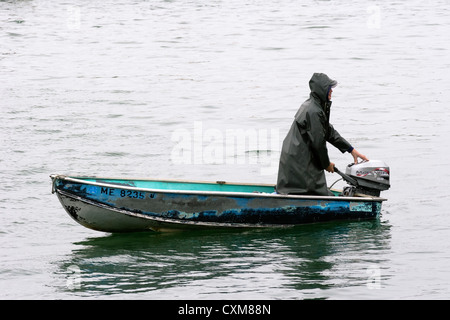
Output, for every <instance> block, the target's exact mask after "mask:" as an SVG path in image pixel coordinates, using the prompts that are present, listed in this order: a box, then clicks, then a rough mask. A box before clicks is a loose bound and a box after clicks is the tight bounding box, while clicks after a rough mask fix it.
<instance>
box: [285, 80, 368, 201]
mask: <svg viewBox="0 0 450 320" xmlns="http://www.w3.org/2000/svg"><path fill="white" fill-rule="evenodd" d="M336 85H337V82H336V81H335V80H332V79H330V78H329V77H328V76H327V75H326V74H323V73H314V74H313V76H312V78H311V80H310V81H309V87H310V89H311V93H310V97H309V99H308V100H306V101H305V102H304V103H303V104H302V105H301V107H300V109H299V110H298V111H297V113H296V115H295V120H294V122H293V123H292V126H291V128H290V130H289V132H288V134H287V136H286V138H285V139H284V141H283V147H282V150H281V156H280V164H279V168H278V181H277V187H276V190H277V193H281V194H307V195H324V196H327V195H331V193H330V191H329V190H328V188H327V182H326V179H325V172H324V170H327V171H328V172H334V163H333V162H330V159H329V157H328V150H327V146H326V143H327V142H329V143H331V144H332V145H333V146H335V147H336V148H337V149H339V150H340V151H341V152H342V153H344V152H349V153H351V154H352V156H353V159H354V161H355V163H356V162H357V161H358V158H361V159H363V160H368V159H367V158H366V156H364V155H362V154H360V153H359V152H358V151H357V150H356V149H354V148H353V147H352V146H351V145H350V143H348V142H347V140H345V139H344V138H343V137H341V135H340V134H339V133H338V132H337V131H336V130H335V129H334V128H333V126H332V125H331V124H330V123H329V119H330V107H331V101H330V100H331V93H332V92H333V90H332V88H334V87H335V86H336Z"/></svg>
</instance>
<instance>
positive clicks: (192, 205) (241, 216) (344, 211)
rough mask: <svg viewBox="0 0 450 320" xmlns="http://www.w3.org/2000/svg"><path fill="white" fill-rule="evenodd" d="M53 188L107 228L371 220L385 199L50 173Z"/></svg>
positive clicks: (70, 207) (74, 209)
mask: <svg viewBox="0 0 450 320" xmlns="http://www.w3.org/2000/svg"><path fill="white" fill-rule="evenodd" d="M51 178H52V181H53V184H52V192H53V193H55V192H56V194H57V196H58V198H59V200H60V202H61V204H62V205H63V207H64V208H65V210H66V211H67V212H68V214H69V215H70V216H71V217H72V218H73V219H74V220H75V221H77V222H78V223H80V224H81V225H83V226H85V227H88V228H91V229H94V230H99V231H105V232H127V231H139V230H149V229H150V230H166V229H180V228H188V227H277V226H280V227H285V226H292V225H297V224H303V223H310V222H319V221H329V220H342V219H369V218H376V217H378V216H379V214H380V210H381V204H382V202H383V201H385V200H386V199H383V198H380V197H378V196H366V195H360V194H359V195H356V196H351V197H350V196H340V193H339V192H337V191H336V192H335V196H300V195H281V194H276V193H274V186H273V185H256V184H242V183H240V184H237V183H227V182H223V181H217V182H192V181H173V180H172V181H156V180H147V179H137V180H132V179H115V178H97V177H68V176H62V175H51Z"/></svg>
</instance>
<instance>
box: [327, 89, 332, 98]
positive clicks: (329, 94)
mask: <svg viewBox="0 0 450 320" xmlns="http://www.w3.org/2000/svg"><path fill="white" fill-rule="evenodd" d="M332 93H333V89H330V92H328V100H331V94H332Z"/></svg>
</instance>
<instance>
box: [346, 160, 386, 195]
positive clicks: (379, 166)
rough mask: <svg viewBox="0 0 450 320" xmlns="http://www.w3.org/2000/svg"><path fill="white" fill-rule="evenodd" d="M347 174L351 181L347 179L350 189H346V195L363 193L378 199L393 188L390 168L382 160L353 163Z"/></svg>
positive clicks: (347, 169) (348, 167)
mask: <svg viewBox="0 0 450 320" xmlns="http://www.w3.org/2000/svg"><path fill="white" fill-rule="evenodd" d="M345 173H346V175H347V176H349V177H350V178H351V179H346V181H347V182H348V183H349V185H350V187H346V188H344V192H343V194H344V195H348V196H353V195H354V194H355V193H362V194H367V195H371V196H377V197H378V196H380V192H381V191H385V190H388V189H389V188H390V186H391V185H390V182H389V178H390V169H389V166H388V165H387V164H386V163H385V162H383V161H381V160H369V161H363V162H360V163H356V164H355V163H351V164H349V165H348V166H347V168H346V170H345Z"/></svg>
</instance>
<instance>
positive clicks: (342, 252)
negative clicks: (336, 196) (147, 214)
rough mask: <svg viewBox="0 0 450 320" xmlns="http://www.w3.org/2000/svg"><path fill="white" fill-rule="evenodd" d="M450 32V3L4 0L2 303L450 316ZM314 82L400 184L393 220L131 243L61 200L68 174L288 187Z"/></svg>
mask: <svg viewBox="0 0 450 320" xmlns="http://www.w3.org/2000/svg"><path fill="white" fill-rule="evenodd" d="M449 21H450V6H449V2H448V1H422V0H421V1H419V0H411V1H363V0H361V1H351V2H348V1H338V0H331V1H318V0H317V1H313V0H309V1H306V0H305V1H294V0H286V1H262V0H244V1H237V0H230V1H219V0H217V1H214V0H210V1H203V0H198V1H188V0H173V1H160V0H153V1H138V0H134V1H112V0H109V1H58V0H56V1H44V0H35V1H32V0H29V1H12V0H11V1H1V2H0V82H1V85H0V106H1V113H0V121H1V126H0V140H1V144H0V148H1V149H0V151H1V152H0V190H1V193H0V243H1V245H0V298H2V299H86V298H87V299H92V298H100V299H110V298H113V299H115V298H120V299H315V298H320V299H448V298H449V297H450V270H449V269H450V268H449V267H450V244H449V243H450V242H449V236H450V217H449V214H450V212H449V209H448V202H449V201H450V197H449V178H450V175H449V170H448V164H449V154H450V152H449V146H450V143H449V139H448V136H449V134H450V129H449V128H450V126H449V125H448V123H449V120H450V116H449V115H450V111H449V109H448V106H447V104H448V101H450V94H449V91H448V89H449V88H450V76H449V75H448V73H449V70H450V59H449V49H450V41H449V40H450V36H449V34H450V33H449V31H450V29H449V25H448V23H449ZM314 72H325V73H327V74H328V75H329V76H330V77H332V78H335V79H337V80H338V82H339V85H338V87H337V88H336V89H335V91H334V97H333V108H332V115H331V122H332V123H333V124H334V126H335V128H336V129H337V130H338V131H339V132H340V133H341V135H343V136H344V137H345V138H346V139H347V140H349V141H350V142H351V143H352V144H353V145H354V146H355V147H356V148H357V149H358V150H359V151H360V152H362V153H363V154H365V155H367V156H368V157H369V158H371V159H379V160H384V161H385V162H386V163H387V164H388V165H389V166H390V169H391V183H392V187H391V189H390V190H388V191H386V192H384V193H383V196H384V197H386V198H387V199H388V201H387V202H385V203H384V204H383V208H382V215H381V217H380V218H379V219H378V220H375V221H370V222H342V223H326V224H314V225H307V226H299V227H295V228H291V229H286V230H247V231H238V232H236V231H222V232H217V231H201V232H200V231H199V232H192V233H186V232H182V233H170V234H158V233H138V234H128V235H111V234H107V233H102V232H96V231H92V230H89V229H86V228H84V227H82V226H80V225H78V224H77V223H76V222H75V221H73V220H72V219H71V218H70V217H69V216H68V215H67V214H66V213H65V212H64V210H63V208H62V206H61V205H60V203H59V202H58V200H57V198H56V196H55V195H52V194H51V184H50V179H49V175H50V174H53V173H57V174H79V175H96V176H125V177H147V178H165V179H187V180H212V181H215V180H226V181H239V182H261V183H275V181H276V166H277V160H278V155H279V151H280V146H281V141H282V139H283V138H284V135H285V134H286V132H287V130H288V128H289V126H290V124H291V121H292V119H293V116H294V114H295V112H296V110H297V108H298V107H299V105H300V104H301V103H302V102H303V101H304V100H305V99H306V98H307V97H308V94H309V91H308V80H309V78H310V77H311V75H312V73H314ZM255 137H257V139H256V140H255ZM329 153H330V157H331V159H332V161H333V162H335V163H336V166H338V167H340V168H341V169H342V168H344V167H345V166H346V165H347V164H348V163H350V162H351V160H352V159H351V156H350V155H348V154H341V153H339V152H338V151H337V150H336V149H334V148H333V147H332V146H331V147H330V148H329ZM338 178H339V177H338V176H337V175H332V174H327V179H328V182H329V184H331V183H333V182H334V181H336V180H337V179H338ZM340 183H341V182H338V183H337V185H339V184H340Z"/></svg>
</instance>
